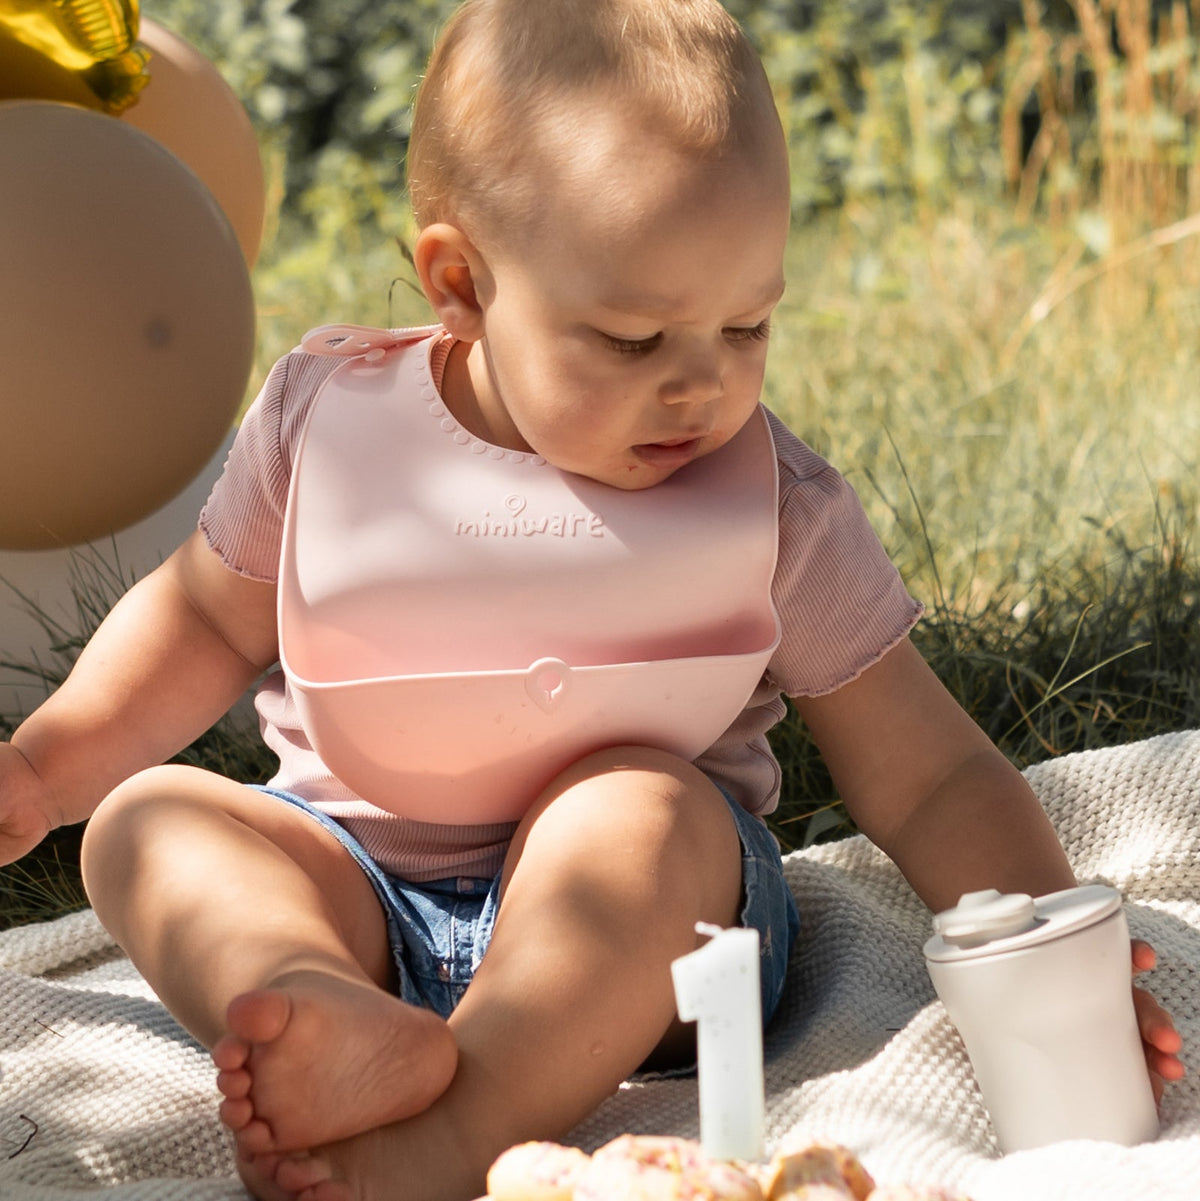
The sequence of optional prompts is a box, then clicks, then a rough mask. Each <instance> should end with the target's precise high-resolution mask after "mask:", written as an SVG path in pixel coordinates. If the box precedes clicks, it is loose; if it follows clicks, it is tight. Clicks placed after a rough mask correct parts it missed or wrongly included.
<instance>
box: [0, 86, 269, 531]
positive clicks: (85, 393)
mask: <svg viewBox="0 0 1200 1201" xmlns="http://www.w3.org/2000/svg"><path fill="white" fill-rule="evenodd" d="M0 163H6V164H8V165H9V167H8V169H6V170H5V171H4V173H3V176H2V178H0V364H2V365H3V368H2V370H0V547H3V548H7V549H18V550H19V549H34V548H42V549H44V548H50V547H56V546H66V545H71V544H74V543H79V542H84V541H92V540H96V539H99V538H103V537H105V536H106V535H108V534H110V533H112V532H113V531H116V530H120V529H123V528H124V527H126V526H128V525H130V524H132V523H133V522H134V521H136V520H138V519H139V518H141V517H144V516H146V515H148V514H150V513H152V512H154V511H155V510H157V509H158V508H159V507H161V506H162V505H163V504H165V503H166V502H167V501H168V500H170V499H171V498H172V497H173V496H175V495H176V494H177V493H178V492H180V491H181V490H182V489H183V488H184V487H185V486H186V485H187V484H188V483H189V482H190V481H191V480H192V479H193V478H194V477H195V476H196V474H197V473H198V472H199V471H200V470H201V469H202V468H203V466H204V465H205V463H206V462H207V460H208V459H209V458H210V456H211V455H212V454H213V453H214V452H215V450H216V448H217V447H218V445H219V444H220V442H221V441H222V439H223V438H224V437H225V436H226V434H227V432H228V430H229V428H230V425H231V424H232V422H233V420H234V418H235V416H236V413H237V410H238V408H239V406H240V404H241V401H242V399H243V397H244V393H245V388H246V383H247V380H248V378H249V374H250V368H251V363H252V359H253V351H254V305H253V297H252V292H251V287H250V279H249V273H248V269H247V267H246V262H245V259H244V258H243V256H242V252H241V248H240V247H239V245H238V242H237V239H236V237H235V236H234V234H233V231H232V229H231V227H230V225H229V222H228V221H227V220H226V218H225V216H224V214H223V213H222V212H221V210H220V208H219V207H218V206H217V203H216V201H215V200H214V199H213V197H212V195H211V193H210V192H209V191H208V190H207V189H206V188H205V187H203V186H202V185H201V184H200V182H199V181H198V180H197V178H196V176H195V175H193V174H192V172H191V171H190V170H188V168H187V167H185V166H184V165H183V164H182V163H181V162H180V161H179V160H178V159H177V158H176V157H175V156H174V155H173V154H171V153H170V152H169V151H168V150H166V149H165V148H164V147H163V146H162V145H161V144H160V143H158V142H157V141H155V140H154V139H153V138H150V137H148V136H147V135H146V134H144V133H142V132H141V131H140V130H138V129H134V128H132V127H130V126H128V125H126V124H125V123H124V122H123V121H119V120H116V119H114V118H112V117H110V116H107V115H104V114H101V113H95V112H91V111H90V110H88V109H84V108H79V107H76V106H73V105H69V104H61V103H54V102H49V101H33V100H30V101H8V102H4V103H0ZM18 165H19V169H17V168H18Z"/></svg>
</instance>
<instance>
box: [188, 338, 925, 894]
mask: <svg viewBox="0 0 1200 1201" xmlns="http://www.w3.org/2000/svg"><path fill="white" fill-rule="evenodd" d="M450 346H451V342H450V340H449V339H448V338H445V337H442V338H440V340H439V342H438V345H437V347H436V348H435V353H434V355H433V358H432V366H433V370H434V379H435V381H440V375H441V371H442V370H443V368H444V366H445V361H446V357H447V355H448V354H449V350H450ZM341 361H342V360H339V359H334V358H329V357H326V356H320V355H311V354H307V353H304V352H302V351H296V352H293V353H292V354H291V355H288V356H287V357H285V358H284V359H282V360H280V362H279V363H278V364H276V366H275V368H274V369H273V370H272V372H271V374H270V376H269V377H268V379H267V381H266V383H265V385H264V387H263V390H262V392H261V393H260V395H259V397H258V399H257V400H256V401H255V403H254V405H253V406H252V407H251V409H250V410H249V412H248V413H247V415H246V418H245V420H244V421H243V423H242V426H241V429H240V430H239V433H238V437H237V439H236V441H235V442H234V445H233V448H232V450H231V452H230V455H229V460H228V462H227V463H226V467H225V471H224V473H223V475H222V477H221V478H220V479H219V480H218V481H217V484H216V486H215V487H214V489H213V493H212V496H211V497H210V498H209V502H208V504H207V505H206V506H205V508H204V511H203V513H202V514H201V520H200V525H201V529H202V530H203V531H204V534H205V536H206V538H207V539H208V542H209V545H210V546H211V547H212V548H213V549H214V550H215V551H216V552H217V553H218V554H219V555H220V556H221V559H222V561H223V562H224V563H225V564H226V565H227V566H228V567H230V568H231V569H232V570H234V571H236V572H238V573H240V574H242V575H246V576H250V577H252V578H254V579H257V580H263V581H274V580H275V579H276V578H277V574H278V565H279V548H280V541H281V537H282V528H283V518H284V512H285V509H286V506H287V494H288V485H289V482H290V479H291V469H292V464H293V461H294V456H295V450H296V445H297V441H298V439H299V437H300V434H301V432H302V430H303V428H304V422H305V418H306V416H307V413H308V411H309V408H310V407H311V404H312V401H313V399H314V397H315V395H316V393H317V391H318V389H319V388H320V386H321V384H322V383H323V382H324V381H325V379H326V378H327V377H328V375H329V374H330V372H331V371H333V370H335V369H336V368H337V366H338V365H339V363H340V362H341ZM770 424H771V433H772V437H773V439H774V443H775V450H776V457H777V459H778V463H779V476H780V500H779V560H778V566H777V568H776V573H775V580H774V584H773V587H772V598H773V600H774V603H775V607H776V609H777V610H778V612H779V616H780V620H781V623H782V626H783V639H782V641H781V643H780V646H779V649H778V651H777V652H776V653H775V655H774V657H773V658H772V660H771V662H770V664H769V665H768V669H767V672H766V674H765V676H764V678H763V680H762V682H761V683H760V685H759V687H758V688H757V689H756V690H755V692H754V695H753V696H752V697H751V699H750V701H749V703H748V704H747V706H746V708H745V710H744V711H743V712H742V714H741V716H740V717H739V718H738V719H737V721H735V722H734V724H733V725H732V726H731V727H730V729H729V730H728V731H727V732H726V733H725V734H724V735H722V737H721V738H720V739H719V740H718V741H717V742H716V743H715V744H714V745H713V746H712V747H711V748H710V749H709V750H708V751H706V752H705V754H704V755H703V756H701V757H700V758H699V759H698V760H697V763H698V764H699V766H700V767H701V768H702V769H703V770H704V771H706V772H707V773H708V774H709V775H710V776H712V777H713V778H714V779H715V780H716V781H717V782H718V783H719V784H720V785H721V786H722V787H724V788H725V789H726V790H727V791H728V792H730V793H731V794H732V795H733V796H734V797H735V798H736V799H737V800H738V802H739V803H740V804H742V805H744V806H745V807H746V808H747V809H748V810H749V811H750V812H751V813H756V814H764V813H768V812H770V811H771V810H772V809H773V808H774V807H775V805H776V803H777V801H778V796H779V782H780V781H779V776H780V773H779V767H778V764H777V763H776V762H775V759H774V757H773V755H772V754H771V751H770V748H769V746H768V744H767V739H766V732H767V730H769V729H770V728H771V726H773V725H774V724H776V722H778V721H779V719H780V718H781V717H782V716H783V713H784V701H783V696H784V695H789V696H800V695H819V694H821V693H826V692H830V691H833V690H834V689H836V688H838V687H840V686H841V685H843V684H845V683H847V682H848V681H850V680H852V679H854V678H856V677H857V676H858V675H860V674H861V673H862V672H863V671H865V670H866V669H867V668H868V667H870V666H871V664H873V663H875V662H876V661H877V660H878V659H879V658H881V657H882V656H883V655H884V654H885V653H886V652H887V651H888V650H890V649H891V648H892V647H893V646H894V645H895V644H896V643H897V642H898V641H900V640H901V639H902V638H903V637H904V636H905V635H906V634H907V633H908V631H909V630H910V629H911V628H912V626H913V624H914V623H915V621H916V620H917V618H918V616H919V615H920V606H919V605H918V604H917V603H916V602H915V601H914V600H913V599H912V598H911V597H910V596H909V595H908V593H907V592H906V590H905V588H904V585H903V583H902V582H901V580H900V577H899V574H898V573H897V572H896V570H895V568H894V567H893V565H892V564H891V562H890V561H889V560H888V558H887V556H886V554H885V553H884V551H883V548H882V547H881V546H880V544H879V541H878V539H877V538H876V537H875V535H874V533H873V531H872V530H871V529H870V526H869V524H868V522H867V520H866V516H865V514H864V513H863V510H862V506H861V505H860V503H859V501H858V498H857V496H855V494H854V491H853V489H852V488H851V487H850V485H849V484H848V483H847V482H846V480H845V479H844V478H843V477H842V476H841V475H840V474H839V473H838V472H837V471H835V470H834V469H833V468H832V467H831V466H830V465H829V464H828V463H826V462H825V461H824V460H823V459H822V458H820V456H818V455H817V454H815V453H814V452H813V451H812V450H811V449H810V448H809V447H807V446H805V445H804V443H803V442H801V441H800V440H799V439H798V438H796V437H795V436H794V435H793V434H792V433H791V432H790V431H788V430H787V428H786V427H785V426H784V425H783V424H782V422H780V421H779V420H778V419H777V418H775V417H774V416H771V418H770ZM257 706H258V711H259V716H260V720H261V722H262V728H263V737H264V739H265V741H266V742H267V744H268V746H270V747H271V749H272V750H273V751H274V752H275V753H276V754H277V755H278V756H279V759H280V768H279V772H278V774H277V775H276V776H275V778H274V779H273V780H272V785H273V786H274V787H278V788H281V789H284V790H286V791H289V792H294V793H296V794H297V795H299V796H302V797H304V798H305V799H306V800H309V801H311V802H312V803H313V804H315V805H317V806H318V807H320V808H321V809H323V810H324V811H325V812H327V813H329V814H330V815H331V816H333V817H336V818H337V819H338V820H339V821H341V822H343V823H344V824H345V825H346V826H347V828H349V829H350V830H352V831H353V833H354V835H355V837H356V838H358V839H359V841H361V842H362V843H363V845H364V846H366V847H367V848H368V849H369V850H370V851H371V853H372V854H373V855H375V856H376V858H377V859H378V861H379V862H380V863H381V864H382V865H383V866H384V867H385V868H386V870H388V871H389V872H392V873H393V874H396V875H402V876H406V877H408V878H410V879H414V880H422V879H434V878H437V877H439V876H446V875H480V876H489V875H492V874H494V873H495V871H497V870H498V869H499V865H500V862H501V860H502V858H503V854H504V850H505V847H506V845H507V841H508V839H509V837H510V836H511V834H512V830H513V826H512V825H511V824H507V823H506V824H496V825H489V826H449V825H436V824H432V823H425V822H412V821H407V820H403V819H400V818H397V817H395V816H393V815H392V814H389V813H385V812H384V811H382V810H380V809H377V808H375V807H373V806H371V805H368V804H367V803H366V802H364V801H362V800H361V799H360V798H358V797H357V796H355V795H354V794H353V793H351V792H350V791H349V789H347V788H346V787H345V786H344V785H343V784H341V782H340V781H338V780H336V779H335V778H334V777H333V776H332V775H331V774H330V772H329V771H328V770H327V769H326V768H325V766H324V764H323V763H322V762H321V761H320V759H319V757H318V756H317V755H316V753H315V752H314V751H313V750H312V747H311V746H310V745H309V743H308V741H307V739H306V738H305V736H304V732H303V730H302V729H301V725H300V720H299V717H298V715H297V713H296V710H295V706H294V704H293V703H292V699H291V697H290V695H289V691H288V688H287V685H286V683H285V681H284V680H283V678H282V675H281V674H280V673H275V674H273V675H272V676H271V677H269V678H268V679H267V680H266V681H265V682H264V684H263V686H262V687H261V689H260V690H259V694H258V698H257Z"/></svg>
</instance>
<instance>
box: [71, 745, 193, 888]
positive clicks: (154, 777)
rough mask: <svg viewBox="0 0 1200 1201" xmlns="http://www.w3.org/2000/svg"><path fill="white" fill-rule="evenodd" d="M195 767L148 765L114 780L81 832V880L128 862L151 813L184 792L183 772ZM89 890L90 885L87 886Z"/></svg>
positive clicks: (147, 830) (145, 832)
mask: <svg viewBox="0 0 1200 1201" xmlns="http://www.w3.org/2000/svg"><path fill="white" fill-rule="evenodd" d="M195 771H196V769H195V768H187V767H180V766H177V765H170V766H164V767H151V768H148V769H147V770H145V771H141V772H138V773H137V774H136V775H133V776H130V777H129V779H127V780H125V781H124V782H123V783H121V784H118V785H117V787H116V788H114V789H113V790H112V792H110V793H109V794H108V795H107V796H106V797H105V798H104V800H102V801H101V802H100V804H99V805H98V806H97V807H96V810H95V812H94V813H93V814H92V816H91V817H90V818H89V819H88V823H87V826H86V827H85V828H84V832H83V843H82V846H81V849H80V863H81V867H82V869H83V876H84V883H85V886H87V884H88V881H89V880H96V879H98V878H99V877H100V876H101V874H102V867H103V868H105V869H107V872H111V871H112V870H113V866H114V865H118V870H120V869H119V865H121V864H128V863H129V862H130V861H131V859H132V858H133V857H134V856H135V855H136V854H137V848H138V846H139V844H140V843H141V842H143V841H144V840H145V839H146V838H147V837H148V836H150V835H151V833H152V831H153V829H154V826H155V822H154V815H155V814H156V813H161V811H162V807H163V806H164V804H167V803H169V801H170V798H171V797H172V796H176V797H178V796H181V795H184V794H186V791H187V789H186V782H187V775H188V774H189V773H193V772H195ZM89 891H90V888H89Z"/></svg>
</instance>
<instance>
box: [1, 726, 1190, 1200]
mask: <svg viewBox="0 0 1200 1201" xmlns="http://www.w3.org/2000/svg"><path fill="white" fill-rule="evenodd" d="M1027 775H1028V777H1029V779H1030V781H1031V783H1032V784H1033V786H1034V788H1035V789H1036V790H1037V792H1038V794H1039V795H1040V796H1041V797H1042V799H1043V802H1044V803H1045V805H1046V807H1047V810H1048V811H1049V813H1050V815H1051V817H1052V818H1053V820H1054V822H1055V824H1056V826H1057V827H1058V830H1059V833H1060V836H1061V837H1062V839H1063V842H1064V844H1065V845H1066V847H1067V850H1068V852H1069V853H1070V855H1071V857H1072V860H1073V862H1074V864H1075V867H1076V871H1077V873H1078V875H1079V877H1080V879H1081V880H1084V881H1104V882H1106V883H1109V884H1112V885H1114V886H1115V887H1117V888H1119V889H1121V890H1122V892H1123V893H1124V895H1125V899H1126V903H1127V912H1128V916H1129V922H1130V927H1131V929H1132V930H1133V932H1134V934H1136V935H1140V936H1142V937H1145V938H1148V939H1150V940H1151V941H1152V942H1153V943H1154V944H1155V945H1156V947H1157V948H1158V951H1159V957H1160V966H1159V968H1158V969H1157V970H1156V971H1155V972H1154V973H1153V974H1152V976H1151V977H1150V978H1149V981H1150V983H1151V986H1152V987H1153V989H1154V991H1155V992H1156V993H1157V995H1158V996H1159V997H1160V998H1161V999H1162V1000H1163V1002H1164V1003H1165V1004H1166V1005H1167V1006H1168V1008H1169V1009H1170V1010H1171V1012H1172V1013H1173V1014H1174V1016H1175V1018H1176V1021H1177V1023H1178V1025H1179V1027H1180V1030H1181V1032H1182V1033H1183V1035H1184V1037H1185V1039H1186V1041H1187V1045H1188V1048H1192V1047H1195V1046H1196V1045H1197V1043H1198V1042H1200V999H1198V997H1197V992H1196V982H1197V978H1198V976H1200V853H1198V850H1200V731H1196V732H1189V733H1183V734H1175V735H1167V736H1164V737H1161V738H1157V739H1151V740H1149V741H1146V742H1143V743H1138V744H1135V745H1132V746H1128V747H1121V748H1115V749H1111V750H1104V751H1093V752H1088V753H1085V754H1080V755H1073V756H1067V757H1064V758H1061V759H1058V760H1054V761H1052V762H1049V763H1046V764H1043V765H1041V766H1038V767H1036V768H1032V769H1030V771H1029V772H1028V773H1027ZM788 872H789V878H790V880H791V883H792V885H793V887H794V890H795V893H796V896H797V898H798V900H799V903H800V908H801V912H802V913H803V915H804V918H805V922H806V930H805V936H804V938H803V941H802V945H801V946H800V948H799V949H798V950H797V953H796V957H795V960H794V962H793V965H792V973H791V978H790V983H789V985H788V988H787V993H786V997H785V1000H784V1004H783V1008H782V1011H781V1012H780V1014H779V1016H778V1017H777V1019H776V1020H775V1022H774V1023H773V1024H772V1026H771V1028H770V1029H769V1030H768V1032H767V1041H766V1052H767V1064H766V1079H767V1091H768V1113H767V1127H768V1150H771V1151H774V1150H777V1149H779V1148H780V1147H788V1146H791V1145H793V1144H802V1143H804V1142H806V1141H808V1140H810V1139H812V1138H815V1137H828V1138H834V1139H837V1140H839V1141H841V1142H844V1143H846V1144H847V1145H849V1146H851V1147H853V1148H854V1149H855V1150H857V1151H858V1152H859V1154H860V1155H861V1156H862V1158H863V1160H864V1161H865V1163H866V1165H867V1167H868V1168H869V1169H870V1170H871V1171H872V1172H873V1173H874V1175H875V1176H876V1178H877V1179H878V1180H879V1181H881V1182H888V1183H892V1182H896V1183H901V1182H905V1181H909V1182H921V1183H942V1184H947V1185H954V1186H957V1187H958V1188H959V1189H961V1190H962V1191H964V1192H967V1193H969V1194H970V1195H971V1196H972V1197H973V1198H975V1201H1151V1199H1153V1201H1185V1199H1186V1201H1196V1199H1197V1198H1200V1099H1198V1097H1197V1082H1196V1078H1194V1077H1193V1078H1189V1079H1187V1080H1185V1081H1184V1082H1182V1083H1181V1084H1176V1085H1173V1086H1171V1087H1170V1088H1169V1089H1168V1093H1167V1097H1166V1100H1165V1103H1164V1106H1163V1132H1162V1135H1161V1137H1160V1138H1159V1140H1158V1141H1157V1142H1156V1143H1154V1144H1150V1145H1146V1146H1142V1147H1136V1148H1124V1147H1117V1146H1112V1145H1108V1144H1101V1143H1082V1142H1078V1143H1061V1144H1058V1145H1057V1146H1053V1147H1048V1148H1044V1149H1041V1150H1036V1151H1025V1152H1020V1153H1018V1154H1013V1155H1010V1156H1007V1157H1003V1158H1002V1157H1000V1155H999V1154H998V1152H997V1150H996V1147H995V1144H994V1142H993V1139H992V1135H991V1132H990V1128H989V1125H988V1121H987V1117H986V1114H985V1112H984V1110H983V1108H982V1106H981V1103H980V1099H979V1095H978V1093H977V1091H976V1088H975V1084H974V1081H973V1078H972V1076H971V1072H970V1068H969V1065H968V1063H967V1060H966V1058H965V1055H964V1053H963V1051H962V1048H961V1044H960V1043H959V1042H958V1040H957V1037H956V1035H955V1034H954V1032H953V1030H952V1028H951V1027H950V1025H949V1023H948V1021H947V1019H946V1017H945V1014H944V1012H943V1010H942V1008H941V1006H940V1005H939V1004H938V1003H937V1002H936V1001H935V1000H934V999H933V991H932V988H931V986H930V983H929V980H928V977H927V975H926V972H925V967H924V963H923V960H922V956H921V944H922V942H923V941H924V939H925V937H926V934H927V931H928V926H929V918H928V914H927V913H926V912H925V911H924V909H923V908H922V906H921V905H920V903H919V902H918V901H917V900H916V899H915V898H914V897H913V896H912V894H911V893H910V892H909V890H908V888H907V886H906V885H905V884H904V882H903V881H902V879H901V878H900V876H899V874H898V873H897V871H896V870H895V868H893V867H892V865H891V864H890V863H889V862H888V861H887V860H886V859H884V857H883V856H882V855H880V854H879V853H878V852H876V851H875V850H874V849H873V848H872V847H871V846H870V845H869V844H867V843H866V842H865V840H863V839H861V838H855V839H850V840H848V841H845V842H841V843H836V844H833V845H830V846H826V847H819V848H815V849H813V850H810V851H806V852H802V853H798V854H795V855H793V856H790V857H789V860H788ZM1185 1056H1186V1051H1185ZM217 1100H218V1096H217V1093H216V1090H215V1087H214V1085H213V1073H212V1070H211V1068H210V1066H209V1063H208V1060H207V1057H206V1056H205V1054H204V1053H203V1052H202V1051H201V1050H200V1048H199V1047H197V1046H196V1045H195V1044H194V1043H193V1042H191V1041H190V1040H189V1039H188V1038H187V1036H186V1035H184V1034H183V1033H182V1032H181V1031H180V1030H179V1028H178V1027H177V1026H175V1024H174V1023H173V1022H172V1021H171V1019H170V1018H169V1017H168V1016H167V1015H166V1013H165V1011H164V1010H163V1009H162V1008H161V1006H160V1005H159V1004H158V1003H157V1002H156V1001H155V999H154V998H153V996H152V994H151V993H150V991H149V989H148V988H147V987H146V985H145V984H144V983H143V982H142V981H141V980H140V979H139V977H138V975H137V973H136V972H134V970H133V969H132V967H131V966H130V964H129V962H128V960H126V959H125V958H124V957H123V955H122V954H121V952H120V951H119V950H118V949H117V948H116V947H114V946H113V944H112V942H111V941H110V940H109V938H108V937H107V935H106V934H105V933H104V931H103V930H102V929H101V928H100V926H99V925H98V924H97V922H96V920H95V918H94V917H93V915H92V914H91V913H90V912H83V913H79V914H74V915H72V916H69V917H66V918H63V919H61V920H59V921H56V922H51V923H46V924H44V925H39V926H33V927H28V928H25V929H20V930H15V931H11V932H9V933H7V934H3V935H0V1199H3V1201H68V1199H70V1201H96V1199H98V1198H99V1197H100V1196H101V1194H103V1195H104V1197H105V1198H106V1199H111V1201H178V1199H184V1198H186V1199H187V1201H235V1199H236V1201H244V1197H245V1194H244V1193H243V1191H242V1190H241V1188H240V1187H239V1185H238V1183H237V1180H236V1177H235V1176H234V1173H233V1168H232V1160H231V1155H230V1150H229V1146H228V1143H227V1142H226V1140H225V1138H224V1136H223V1134H222V1132H221V1128H220V1126H219V1125H218V1123H217V1120H216V1117H215V1110H216V1104H217ZM35 1124H36V1126H35ZM626 1130H630V1131H635V1132H663V1133H666V1132H673V1133H679V1134H684V1135H690V1136H695V1135H697V1134H698V1121H697V1099H696V1083H695V1080H694V1079H687V1080H655V1081H646V1082H641V1083H636V1084H630V1085H627V1086H626V1087H624V1088H622V1089H621V1090H620V1092H619V1093H617V1094H616V1095H615V1096H613V1097H612V1098H610V1099H609V1100H608V1101H607V1102H606V1103H605V1104H604V1105H603V1106H602V1107H601V1108H600V1109H599V1111H598V1112H597V1113H596V1114H595V1115H594V1116H593V1117H592V1118H590V1119H589V1120H588V1121H587V1122H586V1123H584V1124H583V1126H581V1127H580V1128H579V1129H578V1130H577V1131H576V1141H578V1142H579V1143H580V1144H581V1145H583V1146H585V1147H587V1148H589V1149H590V1148H592V1147H594V1146H595V1145H597V1144H599V1143H600V1142H602V1141H604V1140H606V1139H608V1138H610V1137H612V1136H614V1135H616V1134H618V1133H620V1132H622V1131H626Z"/></svg>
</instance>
